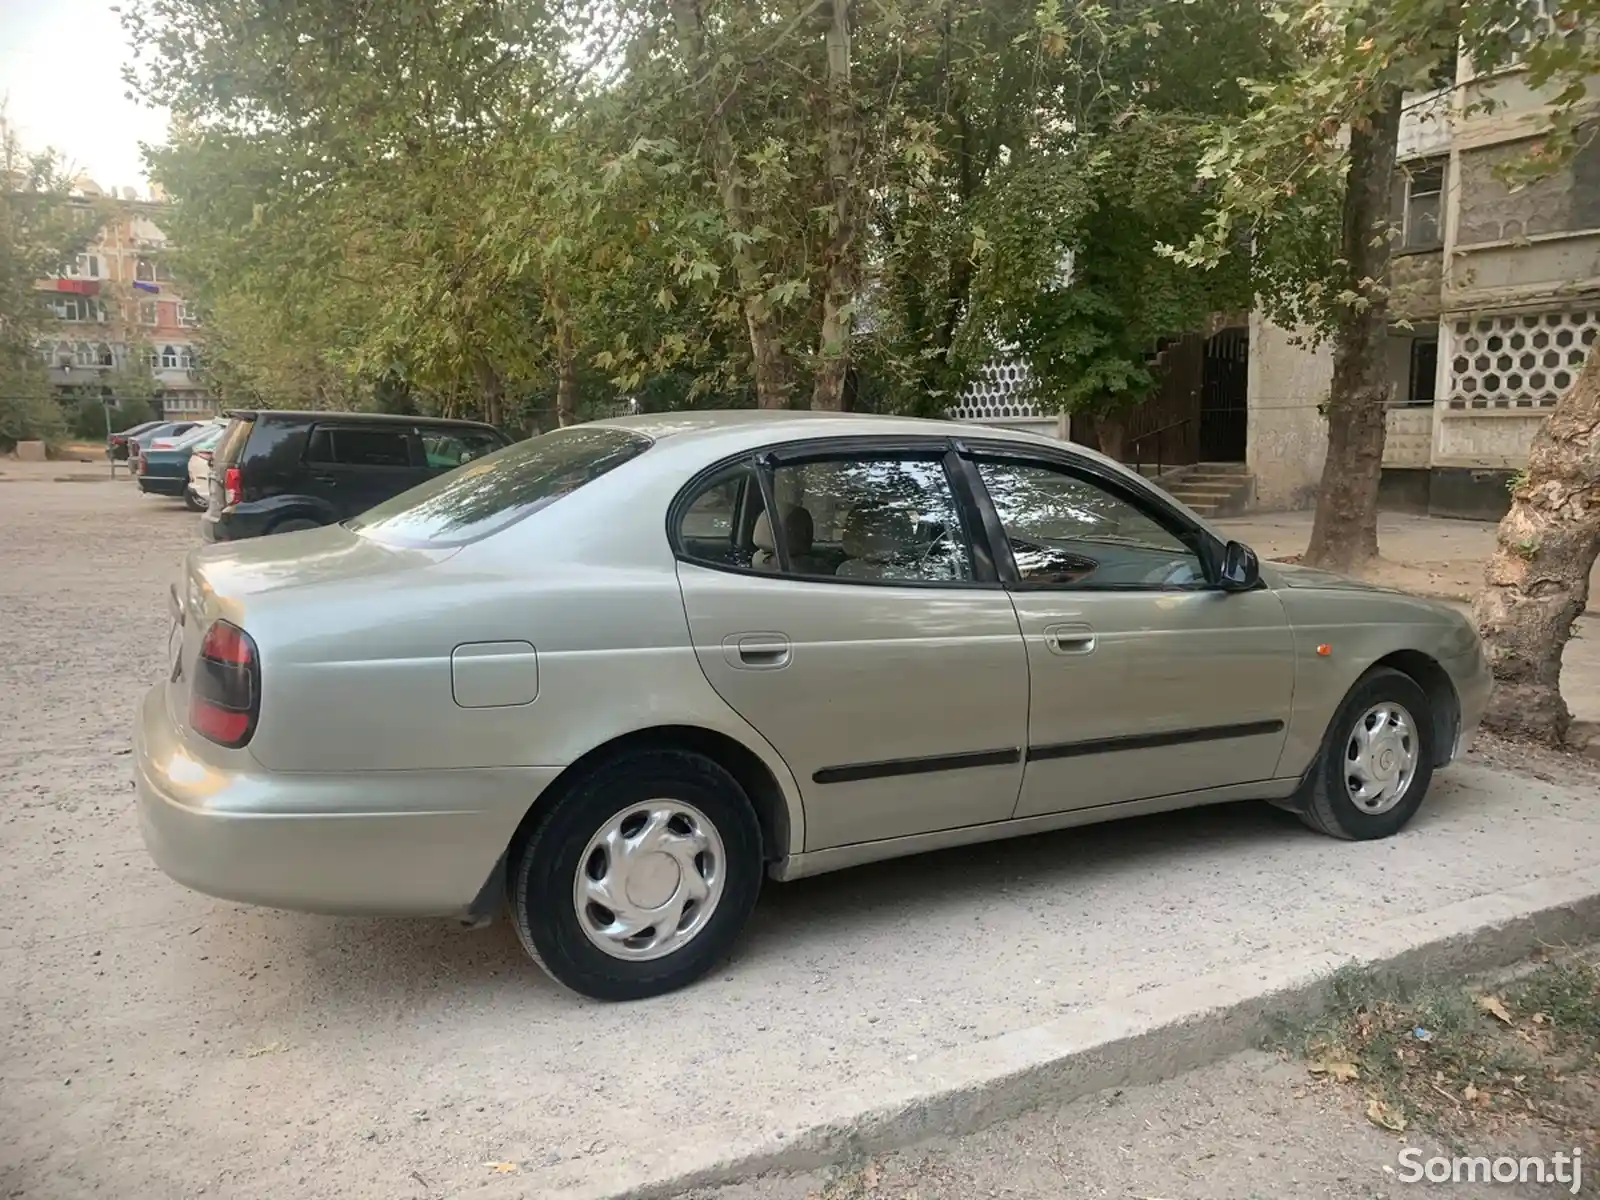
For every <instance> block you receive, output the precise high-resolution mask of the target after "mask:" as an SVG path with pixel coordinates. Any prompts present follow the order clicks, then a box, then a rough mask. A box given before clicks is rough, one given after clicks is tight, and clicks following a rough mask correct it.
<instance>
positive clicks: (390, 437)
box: [201, 409, 510, 542]
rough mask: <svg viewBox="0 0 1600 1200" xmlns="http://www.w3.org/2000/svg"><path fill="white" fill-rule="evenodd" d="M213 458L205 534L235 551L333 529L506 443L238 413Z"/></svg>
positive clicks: (438, 429) (384, 417)
mask: <svg viewBox="0 0 1600 1200" xmlns="http://www.w3.org/2000/svg"><path fill="white" fill-rule="evenodd" d="M230 416H231V417H232V420H231V422H230V423H229V425H228V429H227V432H226V433H224V434H223V437H222V440H221V442H220V443H219V444H218V445H217V448H216V450H215V451H214V452H213V454H212V463H211V477H210V481H209V486H210V495H209V498H208V505H207V508H206V513H205V516H204V517H202V518H201V533H202V535H203V536H204V537H205V539H206V540H207V541H215V542H222V541H237V540H239V539H241V538H252V537H259V536H260V535H261V534H264V533H293V532H294V531H296V530H301V529H314V528H316V527H317V526H319V525H331V524H334V523H336V522H338V521H342V520H345V519H346V518H348V517H353V516H355V515H356V514H357V513H362V512H365V511H366V510H367V509H369V508H371V507H372V506H373V505H375V504H378V503H380V502H382V501H384V500H388V499H389V498H390V497H392V496H397V495H399V494H400V493H401V492H404V491H406V490H407V489H409V488H413V487H416V486H417V485H418V484H421V483H426V482H428V481H429V480H431V479H433V478H435V477H436V476H438V475H440V474H442V473H444V472H446V471H453V470H455V468H457V467H459V466H460V465H461V464H462V463H464V462H470V461H472V460H473V459H476V458H481V457H483V456H484V455H486V454H492V453H493V452H494V451H496V450H499V449H500V448H502V447H503V446H506V445H508V444H509V442H510V439H509V438H507V437H506V435H505V434H503V433H501V432H500V431H499V430H498V429H496V428H495V427H494V426H493V425H484V424H481V423H479V422H477V421H452V420H446V419H443V418H437V417H400V416H392V415H389V414H384V413H326V412H324V413H312V412H277V411H273V410H268V409H262V410H259V411H241V412H234V413H232V414H230Z"/></svg>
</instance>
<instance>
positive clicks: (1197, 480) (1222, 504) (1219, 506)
mask: <svg viewBox="0 0 1600 1200" xmlns="http://www.w3.org/2000/svg"><path fill="white" fill-rule="evenodd" d="M1160 486H1161V487H1162V488H1164V489H1165V490H1166V491H1167V492H1168V493H1169V494H1170V495H1171V496H1173V497H1174V498H1175V499H1177V500H1181V501H1183V503H1185V504H1187V505H1188V506H1189V507H1190V508H1192V509H1194V511H1195V512H1197V513H1199V514H1200V515H1201V516H1202V517H1231V516H1237V515H1238V514H1239V513H1242V512H1244V511H1245V510H1246V509H1248V508H1249V507H1250V500H1251V498H1252V496H1253V495H1254V492H1255V477H1254V476H1252V475H1251V474H1250V468H1248V467H1247V466H1245V465H1244V464H1243V463H1195V464H1194V465H1193V466H1191V467H1185V468H1183V469H1182V470H1181V471H1178V472H1176V473H1173V474H1169V475H1167V476H1165V477H1163V478H1162V479H1161V480H1160Z"/></svg>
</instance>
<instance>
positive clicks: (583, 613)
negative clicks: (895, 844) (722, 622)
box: [239, 451, 804, 849]
mask: <svg viewBox="0 0 1600 1200" xmlns="http://www.w3.org/2000/svg"><path fill="white" fill-rule="evenodd" d="M654 453H656V452H655V451H652V452H651V454H647V455H644V456H642V457H641V458H640V459H638V460H635V463H641V464H642V463H645V462H646V461H647V460H648V459H649V458H650V457H651V455H652V454H654ZM633 465H634V464H628V465H627V466H624V467H622V468H619V469H618V470H617V471H616V472H613V473H612V475H610V476H607V477H605V478H603V479H601V480H599V481H597V482H595V483H593V484H590V485H589V486H587V487H585V488H583V489H581V490H580V491H578V492H575V493H572V494H570V495H568V496H566V497H564V498H562V499H561V500H560V501H558V502H557V503H555V504H553V505H551V506H549V507H548V508H546V509H544V510H543V511H541V512H538V513H535V514H533V515H532V516H530V517H528V518H526V519H524V520H522V521H520V522H517V523H516V524H514V525H512V526H510V527H508V528H507V529H505V530H502V531H500V532H499V533H497V534H494V535H492V536H490V537H488V538H485V539H483V540H482V541H479V542H474V543H470V544H469V545H467V546H465V547H463V548H461V549H459V550H457V551H453V552H450V553H448V554H447V555H445V556H443V557H442V558H439V557H435V558H434V559H433V561H429V562H427V563H423V562H422V561H421V559H420V558H418V557H415V556H421V555H424V554H425V553H426V552H423V551H415V550H395V549H392V548H386V547H382V546H378V545H376V544H373V543H369V542H367V540H366V539H364V538H361V537H353V536H352V535H350V534H349V533H348V532H347V531H345V530H342V529H338V528H334V529H328V530H317V531H312V532H309V533H304V534H286V535H280V536H281V539H282V541H283V542H285V543H288V542H290V541H292V540H295V539H304V542H303V545H304V546H305V547H306V549H307V550H308V551H309V550H311V548H312V547H314V546H321V545H326V546H328V547H329V551H328V552H329V553H330V554H334V555H336V556H343V555H357V556H361V558H362V559H363V560H365V561H362V562H360V563H357V562H354V561H345V562H343V563H342V564H340V565H339V566H338V567H336V568H333V569H332V570H330V572H329V575H330V578H328V579H327V580H326V581H325V582H317V581H316V579H315V565H314V561H313V562H308V561H307V560H308V558H309V559H313V560H314V558H315V555H314V554H308V555H302V556H301V557H300V558H299V559H298V560H297V561H296V562H295V563H294V565H293V568H292V570H293V576H292V578H293V579H294V583H293V585H292V586H285V587H283V588H281V589H278V590H271V589H268V590H259V587H258V588H257V589H256V590H254V594H253V595H251V596H249V597H248V598H247V599H246V600H245V601H244V602H243V603H242V606H241V607H242V611H241V612H240V613H239V617H240V620H241V622H242V624H243V627H244V628H246V629H247V630H249V631H250V632H251V633H252V635H253V636H255V637H256V641H257V645H258V647H259V649H260V654H261V661H262V680H263V682H262V693H263V704H262V712H261V719H260V722H259V724H258V726H257V730H256V734H255V737H254V739H253V740H252V742H251V745H250V751H251V753H252V754H253V755H254V756H255V758H256V759H257V761H259V762H260V763H261V764H262V765H263V766H265V767H268V768H270V769H273V770H280V771H310V772H343V771H370V770H378V769H381V770H439V769H470V768H490V767H518V766H539V767H558V768H559V767H565V766H567V765H569V764H571V763H572V762H574V761H576V760H577V759H579V758H581V757H582V756H583V755H584V754H586V753H588V752H589V751H590V750H592V749H594V748H595V747H597V746H600V745H603V744H604V743H606V742H608V741H611V740H612V739H614V738H617V737H620V736H623V735H625V734H629V733H633V732H637V731H640V730H645V729H652V728H657V727H661V726H670V725H690V726H695V727H698V728H701V729H707V730H711V731H714V732H717V733H722V734H725V735H726V736H728V737H731V738H733V739H734V740H735V741H737V742H739V743H741V744H743V745H744V746H746V747H747V748H748V749H750V750H751V751H752V752H753V753H755V754H756V755H757V757H759V758H761V759H762V761H763V762H765V763H766V765H767V766H768V768H769V769H770V770H771V771H772V772H773V775H774V777H775V778H777V780H778V782H779V785H780V787H781V788H782V789H783V790H784V792H785V795H786V797H788V798H789V801H790V803H789V805H788V807H789V809H790V813H789V822H790V833H791V845H792V846H793V848H795V849H799V848H800V847H801V846H802V845H803V844H804V842H803V838H804V821H803V816H802V813H801V810H800V807H799V802H798V796H799V792H798V788H797V786H796V784H795V781H794V779H793V776H792V775H791V774H790V772H789V770H788V768H787V767H786V766H785V765H784V763H783V760H782V759H781V758H780V757H779V756H778V754H777V753H776V751H775V750H773V748H772V747H771V746H770V744H768V743H767V742H766V741H765V740H764V739H763V738H762V737H761V736H760V735H759V734H758V733H756V731H755V730H754V729H753V728H751V727H750V726H749V725H748V724H747V723H745V722H744V721H743V719H742V718H740V717H739V716H738V714H736V713H735V712H734V711H733V710H732V709H730V708H729V707H728V706H727V704H726V703H725V702H724V701H723V700H722V699H721V698H720V697H719V696H718V695H717V694H716V693H715V692H714V691H713V690H712V688H711V686H710V684H709V682H708V681H707V680H706V678H705V675H704V673H703V672H702V671H701V669H700V665H699V662H698V661H697V659H696V658H695V654H694V649H693V646H692V643H691V640H690V636H689V628H688V619H687V616H686V614H685V612H684V607H683V599H682V595H681V593H680V592H679V589H678V579H677V572H676V563H675V561H674V559H673V557H672V553H671V550H670V547H669V546H668V544H667V539H666V533H665V513H666V508H667V505H668V503H669V502H670V500H671V497H672V495H673V494H674V493H675V492H676V490H677V486H678V482H679V481H678V479H677V478H668V479H667V480H666V481H663V480H662V479H660V478H659V477H658V475H659V472H658V471H656V470H652V471H630V469H629V468H630V467H632V466H633ZM341 538H343V539H350V540H351V541H353V542H355V543H361V545H359V546H345V547H344V548H342V549H339V550H337V551H335V550H334V549H333V548H332V547H333V546H334V542H335V540H336V539H341ZM319 539H321V540H320V541H319ZM268 540H269V541H279V540H280V539H279V538H273V539H268ZM413 568H415V569H413ZM257 569H258V570H267V571H269V572H270V570H271V569H272V568H270V567H262V568H257ZM285 569H286V570H287V569H288V564H285ZM474 642H528V643H531V644H532V645H533V646H534V648H535V653H536V656H537V670H538V695H537V697H536V698H535V699H534V700H533V701H532V702H530V703H527V704H522V705H517V706H506V707H495V708H462V707H460V706H459V705H458V704H457V703H456V701H455V696H454V694H453V690H452V677H451V654H452V652H453V651H454V650H455V649H456V648H457V647H458V646H461V645H463V644H465V643H474ZM532 800H533V797H532V796H530V797H528V802H529V803H531V802H532Z"/></svg>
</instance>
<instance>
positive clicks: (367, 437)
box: [306, 425, 411, 467]
mask: <svg viewBox="0 0 1600 1200" xmlns="http://www.w3.org/2000/svg"><path fill="white" fill-rule="evenodd" d="M306 461H307V462H312V463H321V464H328V465H333V466H340V467H409V466H410V465H411V443H410V442H409V441H408V440H407V437H406V431H405V430H404V429H357V428H353V427H352V428H339V427H337V426H335V427H333V428H329V427H328V426H326V425H319V426H317V427H316V428H315V429H313V430H312V431H311V437H310V439H309V440H308V441H307V442H306Z"/></svg>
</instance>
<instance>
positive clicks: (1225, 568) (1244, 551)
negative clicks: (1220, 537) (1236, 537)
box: [1217, 542, 1261, 592]
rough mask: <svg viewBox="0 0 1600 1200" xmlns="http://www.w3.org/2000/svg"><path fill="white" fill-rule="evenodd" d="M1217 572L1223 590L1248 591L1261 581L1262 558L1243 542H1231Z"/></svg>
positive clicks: (1224, 550)
mask: <svg viewBox="0 0 1600 1200" xmlns="http://www.w3.org/2000/svg"><path fill="white" fill-rule="evenodd" d="M1217 574H1218V579H1217V582H1218V583H1220V584H1221V585H1222V589H1223V591H1227V592H1246V591H1249V590H1250V589H1251V588H1253V587H1255V586H1256V584H1258V583H1260V582H1261V560H1260V559H1258V558H1257V557H1256V552H1255V551H1254V550H1252V549H1250V547H1249V546H1246V545H1245V544H1244V543H1243V542H1229V543H1228V544H1227V546H1226V547H1224V548H1223V551H1222V563H1221V565H1220V567H1219V569H1218V572H1217Z"/></svg>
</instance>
